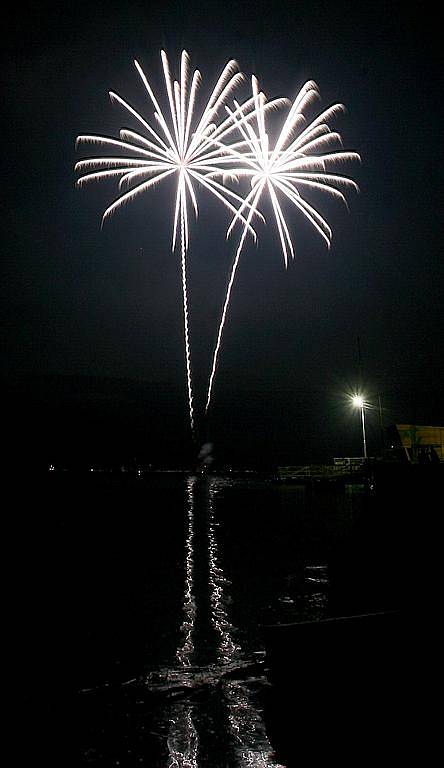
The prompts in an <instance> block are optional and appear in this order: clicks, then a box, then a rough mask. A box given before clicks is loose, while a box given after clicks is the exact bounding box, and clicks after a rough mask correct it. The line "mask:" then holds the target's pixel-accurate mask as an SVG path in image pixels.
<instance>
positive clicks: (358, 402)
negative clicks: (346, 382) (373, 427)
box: [352, 395, 367, 459]
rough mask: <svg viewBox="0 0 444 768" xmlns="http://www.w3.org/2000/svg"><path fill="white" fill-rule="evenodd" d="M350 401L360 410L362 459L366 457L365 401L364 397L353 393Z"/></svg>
mask: <svg viewBox="0 0 444 768" xmlns="http://www.w3.org/2000/svg"><path fill="white" fill-rule="evenodd" d="M352 403H353V405H354V407H355V408H359V409H360V411H361V422H362V443H363V447H364V459H366V458H367V442H366V439H365V416H364V408H365V403H364V399H363V398H362V397H361V395H353V397H352Z"/></svg>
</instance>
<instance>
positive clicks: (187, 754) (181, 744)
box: [167, 477, 199, 768]
mask: <svg viewBox="0 0 444 768" xmlns="http://www.w3.org/2000/svg"><path fill="white" fill-rule="evenodd" d="M195 483H196V478H195V477H190V478H188V480H187V485H186V495H187V525H188V527H187V535H186V541H185V589H184V597H183V621H182V625H181V628H180V629H181V633H182V637H183V642H182V645H181V646H180V647H179V648H178V649H177V651H176V658H177V660H178V661H179V664H180V666H181V667H182V668H183V669H187V668H189V667H191V659H192V656H193V654H194V641H193V635H194V628H195V624H196V598H195V593H194V503H195V498H194V490H195V489H194V486H195ZM167 747H168V758H169V762H168V768H197V766H198V763H197V754H198V748H199V736H198V733H197V730H196V727H195V725H194V722H193V705H192V703H191V702H190V701H189V700H187V699H185V701H183V702H178V703H176V704H175V705H174V706H173V711H172V717H170V728H169V733H168V738H167Z"/></svg>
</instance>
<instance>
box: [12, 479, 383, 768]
mask: <svg viewBox="0 0 444 768" xmlns="http://www.w3.org/2000/svg"><path fill="white" fill-rule="evenodd" d="M27 492H28V495H29V496H28V503H27V508H26V515H25V516H24V517H23V519H22V520H16V527H15V529H14V532H15V537H16V545H17V551H14V554H13V559H14V563H15V577H14V578H15V583H16V585H17V587H18V591H17V596H18V597H17V600H16V606H15V611H16V613H15V617H14V621H15V626H16V628H17V629H18V631H17V632H16V641H15V645H16V648H15V653H16V656H17V658H18V659H19V662H18V681H19V683H18V684H19V687H20V690H21V695H22V703H23V702H24V705H25V706H24V723H25V727H24V729H23V730H24V732H26V734H27V738H26V739H25V742H26V744H24V745H23V744H22V747H21V749H22V750H24V753H25V752H26V753H28V752H29V753H32V754H40V755H41V754H42V753H43V754H45V755H46V757H47V762H48V763H49V759H50V757H51V758H52V759H54V762H56V763H58V764H59V765H62V764H63V765H66V764H67V763H68V761H69V762H73V764H74V765H78V766H95V765H98V766H99V765H100V766H115V765H120V766H148V767H150V768H151V767H152V768H173V767H174V768H176V767H178V766H181V767H183V768H192V767H196V768H197V767H199V768H218V767H219V766H221V768H222V767H223V768H234V767H235V766H236V767H237V766H258V767H259V766H278V765H280V763H279V762H278V761H277V759H276V758H275V756H274V749H273V747H274V745H272V744H270V741H269V738H268V736H267V731H266V725H265V722H264V717H263V694H264V690H265V688H266V686H267V685H268V683H267V666H266V658H265V653H264V642H263V632H262V627H263V625H266V624H270V623H283V622H293V621H301V620H311V619H320V618H325V617H329V616H336V615H341V614H344V613H345V614H347V613H353V612H362V611H366V610H379V609H383V608H386V607H393V604H394V603H395V602H396V594H395V592H394V587H393V583H394V582H393V578H392V577H393V574H394V573H396V570H397V568H398V566H397V564H396V562H395V561H394V562H393V567H392V573H391V578H390V583H388V582H387V581H386V580H387V574H386V570H384V571H383V573H382V574H379V582H378V575H377V574H376V575H375V573H374V572H372V574H371V578H370V579H368V580H367V581H366V580H365V579H363V578H362V573H360V569H361V565H362V552H359V554H358V555H356V552H357V549H356V546H355V541H356V537H357V536H358V537H359V525H360V521H362V519H365V515H366V514H368V511H369V510H368V505H369V504H370V503H373V502H369V500H368V498H367V496H366V495H365V494H363V493H362V492H360V489H357V488H355V489H353V488H351V489H349V490H348V492H347V491H344V490H342V491H330V490H329V491H328V492H323V491H319V492H310V491H309V490H306V489H304V488H303V487H296V486H295V487H289V486H280V485H276V484H274V483H272V482H271V481H268V480H251V481H247V480H230V479H223V478H217V477H206V478H205V477H204V478H201V477H199V478H196V477H191V476H190V477H187V476H182V475H173V474H171V475H170V474H168V475H157V476H155V475H151V476H149V477H142V478H137V477H124V476H118V475H117V476H112V475H105V474H103V475H98V474H97V475H96V476H94V477H89V476H84V477H83V478H82V477H73V476H71V475H69V474H63V473H60V474H58V473H51V476H48V477H47V478H45V479H44V480H40V481H36V483H35V487H33V488H28V489H27ZM42 501H43V502H44V503H43V504H42ZM22 524H23V526H25V528H26V535H23V530H21V525H22ZM13 538H14V537H13ZM19 539H20V544H19V545H18V544H17V542H18V541H19ZM366 541H367V544H368V539H367V538H366ZM350 542H353V546H350ZM371 546H372V544H370V547H371ZM378 546H380V544H379V545H378ZM387 547H388V548H389V549H390V547H391V542H390V540H388V542H387ZM367 550H368V547H367ZM353 553H354V555H353ZM355 555H356V556H355ZM367 555H368V551H367ZM375 555H377V556H378V557H380V553H377V552H376V551H375V553H372V554H371V557H372V558H373V556H375ZM388 560H390V554H389V557H388ZM338 564H339V567H338ZM369 583H371V584H370V586H369Z"/></svg>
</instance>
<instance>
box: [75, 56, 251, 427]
mask: <svg viewBox="0 0 444 768" xmlns="http://www.w3.org/2000/svg"><path fill="white" fill-rule="evenodd" d="M161 59H162V66H163V73H164V78H165V85H166V92H167V97H168V106H169V113H170V119H168V120H167V119H166V117H165V115H164V113H163V111H162V109H161V107H160V105H159V102H158V100H157V98H156V96H155V94H154V92H153V90H152V88H151V86H150V84H149V82H148V80H147V78H146V76H145V74H144V72H143V70H142V68H141V66H140V64H139V63H138V62H137V61H135V62H134V64H135V66H136V69H137V71H138V73H139V75H140V77H141V79H142V82H143V85H144V87H145V89H146V91H147V93H148V96H149V98H150V100H151V102H152V104H153V105H154V110H155V112H154V116H155V119H156V121H157V126H156V129H155V128H153V127H152V125H151V124H150V123H149V122H147V120H145V118H144V117H142V115H141V114H139V112H137V111H136V110H135V109H134V108H133V107H132V106H131V105H130V104H129V103H128V102H127V101H125V99H123V98H121V97H120V96H119V95H118V94H116V93H114V92H113V91H110V94H109V95H110V98H111V101H113V102H117V103H118V104H119V105H120V106H122V107H123V108H124V109H125V110H126V111H127V112H128V113H129V114H130V115H131V116H132V117H133V118H135V119H136V121H137V122H138V123H139V124H140V126H142V128H143V132H142V133H143V134H144V135H142V134H141V133H137V132H135V131H133V130H129V129H126V128H122V129H121V130H120V134H119V139H113V138H109V137H107V136H96V135H81V136H79V137H78V138H77V143H88V144H97V145H102V146H103V147H106V148H110V149H114V148H116V149H117V150H119V152H123V155H122V156H119V157H109V156H104V157H93V158H88V159H85V160H80V162H78V163H77V164H76V170H78V171H81V172H82V173H83V175H82V176H81V177H80V178H79V179H78V182H77V184H78V185H79V186H83V185H84V184H85V183H87V182H90V181H97V180H101V179H106V178H119V189H120V190H126V191H124V192H123V194H121V195H120V196H119V197H118V198H117V199H116V200H115V201H114V202H113V203H112V204H111V205H109V206H108V208H107V209H106V210H105V212H104V214H103V217H102V224H103V222H104V221H106V219H108V218H109V217H110V216H111V215H112V214H113V213H114V212H115V211H117V210H118V209H119V208H121V206H122V205H124V204H126V203H128V202H130V201H131V200H134V198H136V197H137V196H138V195H140V194H141V193H143V192H145V191H147V190H148V189H149V188H150V187H154V186H155V185H156V184H159V183H161V182H162V181H164V180H165V179H167V178H168V177H169V176H171V177H172V176H173V174H174V175H175V177H176V179H177V187H176V195H175V209H174V220H173V237H172V250H173V251H174V249H175V248H176V245H177V240H178V239H180V251H181V267H182V295H183V315H184V336H185V356H186V368H187V386H188V401H189V412H190V422H191V429H192V431H193V432H194V410H193V388H192V375H191V357H190V339H189V327H188V325H189V324H188V291H187V269H186V267H187V264H186V257H187V251H188V245H189V217H188V203H189V201H191V205H192V207H193V208H194V212H195V214H196V216H197V214H198V205H197V198H196V193H195V184H196V182H197V183H198V184H200V185H201V186H202V187H204V189H205V190H206V191H208V192H211V193H212V194H213V195H215V197H217V198H218V200H220V201H221V202H222V203H223V204H224V205H225V206H226V207H227V208H228V209H229V210H230V211H231V212H232V213H234V214H235V215H236V220H237V219H239V218H240V219H241V220H242V222H243V224H244V225H245V228H246V229H248V230H249V231H250V233H251V234H252V236H253V237H254V238H255V232H254V230H253V228H252V226H251V219H252V216H249V218H248V221H246V219H245V218H244V216H243V214H242V212H240V213H239V210H240V209H239V210H238V209H237V207H236V206H237V205H239V204H240V203H241V204H242V206H241V207H242V211H243V210H244V209H245V206H244V205H243V198H241V197H239V195H237V194H235V193H234V192H232V191H231V190H229V189H227V188H226V187H224V186H223V185H222V184H220V183H219V182H218V181H217V180H216V179H215V178H214V176H215V175H216V174H217V171H218V170H219V167H220V166H219V165H218V163H219V162H220V160H221V159H222V158H223V157H224V155H225V152H226V150H225V148H224V146H223V144H222V142H221V139H223V138H224V136H226V135H227V134H229V133H230V132H231V131H233V130H234V128H235V126H234V124H233V119H232V118H231V116H230V117H229V118H225V120H224V121H223V122H222V123H221V125H219V126H218V127H216V125H215V124H214V122H213V121H214V120H215V118H216V117H217V114H218V112H219V110H220V109H221V107H222V105H224V103H225V102H226V100H227V99H228V98H229V96H230V95H231V94H232V92H233V90H234V89H235V88H236V87H237V86H238V85H239V84H240V82H241V81H242V79H243V76H242V75H241V74H240V73H239V72H236V69H237V65H236V62H235V61H234V60H231V61H229V62H228V64H227V65H226V66H225V68H224V69H223V71H222V73H221V75H220V77H219V79H218V81H217V83H216V85H215V87H214V89H213V91H212V93H211V96H210V98H209V99H208V102H207V103H206V106H205V108H204V110H203V111H202V112H201V114H200V117H196V97H197V93H198V89H199V85H200V82H201V75H200V73H199V71H198V70H195V72H194V73H193V76H192V77H191V79H190V75H189V56H188V54H187V52H186V51H183V52H182V56H181V63H180V82H178V81H177V80H175V81H174V82H173V80H172V77H171V74H170V68H169V63H168V59H167V56H166V54H165V52H164V51H162V52H161ZM251 110H254V103H253V100H252V99H250V103H249V104H248V103H247V104H246V109H245V110H244V113H243V115H242V120H243V121H244V122H245V124H248V119H249V117H248V114H247V113H248V112H250V118H251V115H252V114H253V112H252V111H251ZM210 135H211V136H212V137H213V138H214V139H215V140H216V141H217V142H220V143H219V145H218V146H217V147H216V148H215V145H214V144H209V142H208V136H210ZM243 144H244V142H243V141H241V142H238V143H237V144H235V145H232V146H233V147H234V149H233V150H232V151H236V149H241V148H242V146H243ZM253 213H257V212H256V211H255V212H253ZM253 213H252V215H253ZM179 232H180V236H179V234H178V233H179Z"/></svg>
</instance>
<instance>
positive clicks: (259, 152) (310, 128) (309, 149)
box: [206, 76, 360, 411]
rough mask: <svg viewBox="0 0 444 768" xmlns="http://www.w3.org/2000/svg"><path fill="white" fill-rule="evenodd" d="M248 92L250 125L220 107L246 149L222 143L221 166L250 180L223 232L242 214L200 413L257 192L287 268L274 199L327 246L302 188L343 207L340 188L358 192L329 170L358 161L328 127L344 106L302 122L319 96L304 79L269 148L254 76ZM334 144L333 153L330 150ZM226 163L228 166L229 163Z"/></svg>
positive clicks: (238, 109)
mask: <svg viewBox="0 0 444 768" xmlns="http://www.w3.org/2000/svg"><path fill="white" fill-rule="evenodd" d="M252 90H253V97H252V98H253V101H254V105H255V109H254V117H255V123H256V129H255V128H254V127H253V125H252V124H251V123H252V120H251V114H250V115H247V114H246V113H245V110H244V108H243V106H240V105H239V104H238V103H237V102H236V101H235V102H234V105H235V110H234V111H233V110H231V109H229V108H228V107H226V109H227V112H228V114H229V116H230V118H231V119H232V120H233V122H234V123H235V124H236V126H237V128H238V130H239V132H240V134H241V135H242V138H243V141H244V145H246V146H247V147H248V151H245V152H243V151H242V150H239V147H234V146H233V145H231V146H230V145H228V146H227V147H226V152H227V156H226V159H225V161H224V162H225V164H227V163H228V162H229V161H228V157H229V158H230V159H231V163H232V165H233V166H234V168H232V173H233V175H234V176H236V178H239V177H241V176H245V177H249V178H250V180H251V190H250V192H249V194H248V195H247V196H246V198H245V200H244V201H243V203H242V205H241V206H240V208H239V210H238V211H237V213H236V214H235V216H234V217H233V220H232V222H231V224H230V226H229V228H228V232H227V236H228V235H229V234H230V232H231V230H232V228H233V226H234V225H235V224H236V222H237V221H238V220H239V217H241V216H242V215H243V214H244V212H245V214H246V220H245V224H244V228H243V232H242V235H241V237H240V241H239V245H238V248H237V251H236V255H235V259H234V262H233V266H232V269H231V274H230V279H229V281H228V287H227V292H226V296H225V302H224V306H223V310H222V317H221V321H220V325H219V330H218V335H217V341H216V346H215V349H214V354H213V365H212V370H211V375H210V379H209V385H208V395H207V403H206V411H208V408H209V406H210V402H211V394H212V389H213V383H214V376H215V372H216V367H217V362H218V356H219V351H220V346H221V342H222V333H223V329H224V325H225V320H226V316H227V311H228V306H229V303H230V297H231V290H232V287H233V283H234V278H235V275H236V270H237V267H238V264H239V259H240V255H241V252H242V248H243V246H244V242H245V237H246V234H247V230H248V226H249V225H250V222H251V217H252V216H253V215H254V213H255V212H256V211H257V208H258V205H259V203H260V200H261V197H262V195H263V193H264V192H265V191H267V192H268V194H269V197H270V201H271V205H272V209H273V213H274V217H275V221H276V226H277V230H278V233H279V239H280V244H281V248H282V253H283V257H284V262H285V266H286V267H287V266H288V259H289V255H291V257H292V258H294V248H293V243H292V240H291V237H290V232H289V229H288V226H287V222H286V220H285V217H284V213H283V211H282V208H281V205H280V202H279V197H280V196H282V195H283V196H284V197H285V198H287V199H288V200H289V201H290V202H291V203H292V204H293V206H294V207H295V208H297V209H298V211H299V212H300V213H302V214H303V215H304V216H305V218H306V219H307V220H308V221H309V222H310V224H311V225H312V226H313V227H314V229H315V230H316V231H317V232H318V234H319V235H320V236H321V237H322V238H323V239H324V241H325V243H326V245H327V248H330V243H331V238H332V231H331V229H330V227H329V225H328V223H327V221H326V220H325V219H324V217H323V216H321V214H320V213H319V211H317V210H316V208H314V207H313V206H312V205H311V204H310V203H308V202H307V200H305V199H304V197H303V192H304V191H305V190H307V189H308V190H315V191H320V192H325V193H327V194H329V195H330V196H332V197H334V198H336V199H339V200H341V201H342V202H344V203H345V205H347V202H346V199H345V196H344V194H343V192H342V191H341V189H343V190H344V191H346V190H349V189H354V190H356V191H358V186H357V184H356V183H355V182H354V181H352V179H349V178H348V177H346V176H343V175H341V174H338V173H332V172H331V171H332V170H333V169H334V167H335V166H336V165H338V164H342V163H344V162H348V161H350V160H360V157H359V155H358V154H357V153H356V152H344V151H342V143H341V137H340V135H339V133H336V132H332V131H331V130H330V127H329V125H328V123H329V121H330V120H331V119H332V118H334V117H336V116H337V115H338V114H339V113H340V112H342V111H343V110H344V107H343V105H342V104H335V105H333V106H331V107H329V108H328V109H326V110H324V111H323V112H321V114H319V115H318V116H317V117H316V118H315V119H314V120H312V121H311V122H310V123H308V121H307V118H306V116H305V112H306V111H307V109H308V107H309V106H310V105H311V104H312V103H313V101H315V100H316V99H318V98H319V91H318V87H317V85H316V83H314V82H313V81H312V80H309V81H308V82H307V83H305V85H304V86H303V87H302V89H301V90H300V92H299V94H298V96H297V97H296V99H295V101H294V102H293V104H292V105H291V106H290V109H289V112H288V115H287V117H286V119H285V121H284V123H283V126H282V129H281V131H280V133H279V135H278V138H277V140H276V142H275V145H274V148H273V149H270V147H269V137H268V133H267V132H266V129H265V115H266V111H267V107H268V104H267V103H266V98H265V96H264V94H263V93H262V92H259V89H258V82H257V79H256V78H255V77H254V76H253V77H252ZM210 140H211V141H215V139H214V137H211V139H210ZM216 144H217V141H216ZM338 147H339V151H336V150H338ZM228 167H230V166H229V164H228ZM219 173H220V172H219ZM216 175H217V172H216ZM247 209H248V213H247Z"/></svg>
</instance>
